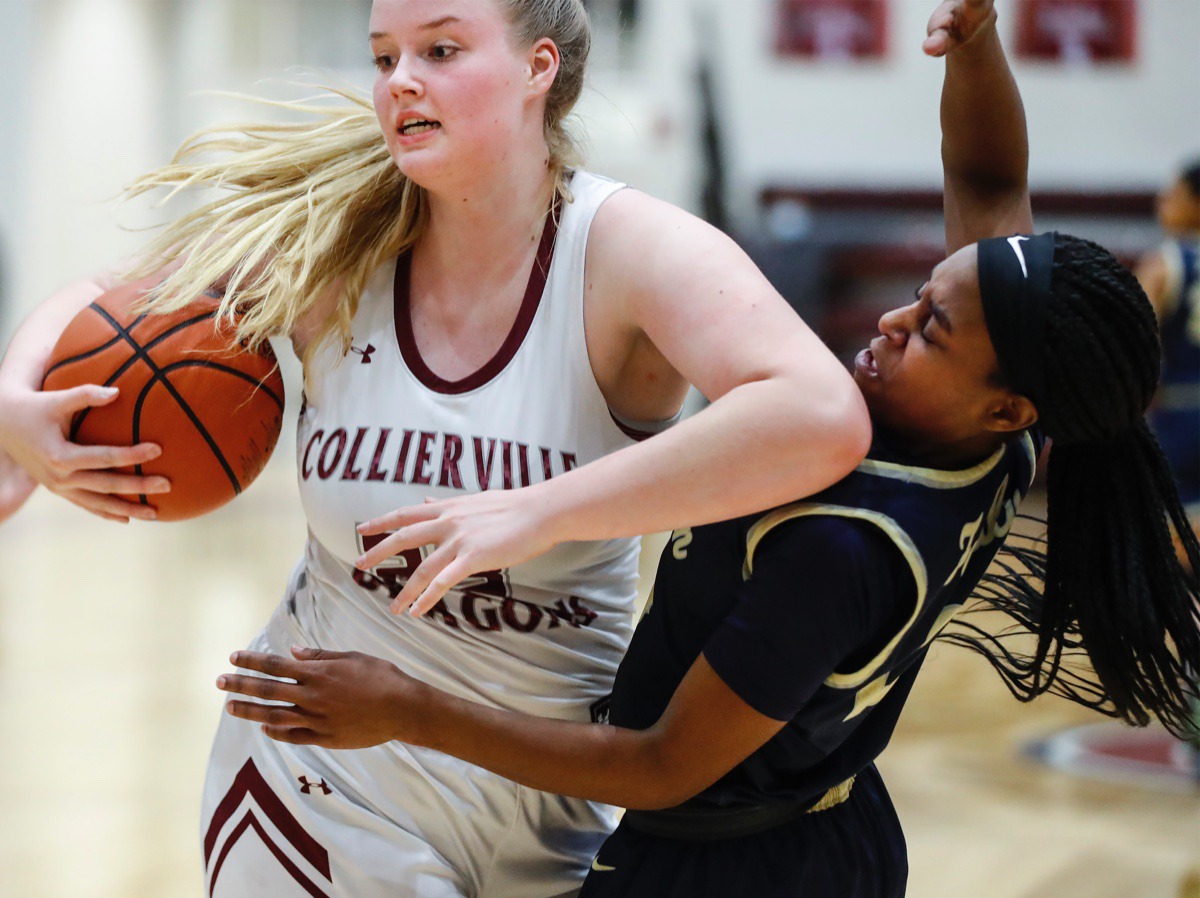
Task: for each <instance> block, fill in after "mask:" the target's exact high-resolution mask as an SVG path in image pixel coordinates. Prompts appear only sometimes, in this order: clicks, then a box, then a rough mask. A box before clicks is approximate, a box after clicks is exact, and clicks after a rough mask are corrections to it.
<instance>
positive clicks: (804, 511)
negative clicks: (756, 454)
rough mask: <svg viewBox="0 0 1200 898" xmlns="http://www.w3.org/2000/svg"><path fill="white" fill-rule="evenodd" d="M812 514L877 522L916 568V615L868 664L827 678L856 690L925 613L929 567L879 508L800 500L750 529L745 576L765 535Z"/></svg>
mask: <svg viewBox="0 0 1200 898" xmlns="http://www.w3.org/2000/svg"><path fill="white" fill-rule="evenodd" d="M812 515H827V516H830V517H841V518H857V519H858V520H861V521H867V522H869V523H871V524H874V525H875V526H876V527H878V528H879V529H880V530H882V531H883V532H884V533H885V534H886V535H887V537H888V538H889V539H890V540H891V541H892V542H893V543H895V545H896V548H898V549H899V550H900V554H901V555H903V556H904V560H905V561H907V562H908V566H909V567H910V568H912V574H913V581H914V582H915V583H916V587H917V600H916V603H915V604H914V606H913V611H912V614H911V615H910V616H909V618H908V620H907V621H906V622H905V624H904V626H903V627H902V628H901V629H900V631H899V632H898V633H896V635H895V636H893V637H892V638H891V640H890V641H889V642H888V644H887V645H886V646H884V647H883V649H882V650H881V651H880V652H879V654H877V655H876V656H875V657H874V658H872V659H871V661H870V662H869V663H868V664H867V666H866V667H864V668H862V669H861V670H858V671H854V672H853V673H845V674H843V673H836V672H835V673H832V674H830V675H829V677H828V678H827V679H826V680H825V684H826V685H827V686H830V687H832V688H834V689H856V688H858V687H859V686H861V685H863V684H864V683H866V682H867V681H868V680H870V679H871V677H873V676H874V675H875V673H876V671H878V670H879V668H880V667H881V666H883V663H884V662H885V661H886V660H887V659H888V657H889V656H890V655H891V653H892V652H893V651H894V650H895V648H896V646H897V645H899V644H900V640H901V639H903V638H904V637H905V635H907V633H908V631H909V630H911V629H912V627H913V624H915V623H916V622H917V619H918V618H919V617H920V616H921V609H922V608H923V607H924V605H925V597H926V595H927V594H928V591H929V576H928V574H927V573H926V570H925V561H924V559H922V558H921V553H920V552H919V551H918V550H917V546H916V544H915V543H914V542H913V541H912V537H910V536H909V535H908V534H907V533H905V532H904V528H902V527H901V526H900V525H899V524H897V523H896V522H895V521H894V520H892V519H891V518H889V517H888V516H887V515H885V514H881V513H879V512H877V511H870V510H868V509H864V508H850V507H849V506H844V505H827V504H824V503H819V502H798V503H796V504H795V505H788V506H785V507H784V508H777V509H775V511H772V512H770V513H769V514H766V515H763V517H761V518H759V519H758V521H756V522H755V524H754V526H753V527H751V528H750V532H749V533H748V534H747V536H746V560H745V563H744V564H743V565H742V579H744V580H746V579H749V578H750V575H751V574H752V573H753V570H754V551H755V549H757V548H758V544H759V543H760V542H761V541H762V538H763V537H764V536H766V535H767V534H768V533H769V532H770V531H771V530H773V529H774V528H776V527H778V526H779V525H780V524H783V523H785V522H786V521H791V520H794V519H796V518H804V517H810V516H812Z"/></svg>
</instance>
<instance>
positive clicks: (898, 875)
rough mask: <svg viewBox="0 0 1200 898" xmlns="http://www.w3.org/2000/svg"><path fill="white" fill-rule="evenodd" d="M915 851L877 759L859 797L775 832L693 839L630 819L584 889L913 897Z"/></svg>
mask: <svg viewBox="0 0 1200 898" xmlns="http://www.w3.org/2000/svg"><path fill="white" fill-rule="evenodd" d="M907 881H908V854H907V851H906V849H905V845H904V834H903V832H902V831H901V829H900V821H899V820H898V819H897V817H896V811H895V809H894V808H893V807H892V801H891V799H890V798H889V797H888V794H887V791H886V790H885V789H884V787H883V781H882V780H881V779H880V777H879V773H878V772H877V771H876V770H875V768H874V767H869V768H867V770H864V771H863V772H862V773H861V774H859V776H858V779H856V780H855V783H854V788H853V790H852V791H851V792H850V797H849V798H847V799H846V801H844V802H842V803H841V804H840V805H838V806H836V807H833V808H830V809H829V810H826V811H818V812H816V813H813V814H805V815H803V816H802V817H800V818H798V819H796V820H794V821H792V822H790V823H786V824H783V825H781V826H777V827H774V828H773V829H769V830H767V831H766V832H762V833H758V834H757V835H753V836H745V837H742V838H734V839H724V840H717V841H703V842H696V841H685V840H682V839H674V838H664V837H660V836H650V835H646V834H644V833H640V832H636V831H634V830H633V829H632V828H631V827H629V826H628V825H626V824H625V823H622V824H621V826H619V827H618V828H617V831H616V832H614V833H613V834H612V835H611V836H609V838H608V841H606V842H605V843H604V845H603V847H601V849H600V853H599V855H597V857H596V860H595V862H594V863H593V864H592V870H591V872H590V873H588V877H587V881H586V882H585V883H584V884H583V891H581V892H580V893H579V898H903V895H904V890H905V884H906V883H907Z"/></svg>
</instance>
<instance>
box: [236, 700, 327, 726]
mask: <svg viewBox="0 0 1200 898" xmlns="http://www.w3.org/2000/svg"><path fill="white" fill-rule="evenodd" d="M225 712H226V713H227V714H229V715H231V716H233V717H240V718H241V719H242V720H252V721H254V722H255V723H265V724H270V725H271V726H274V727H299V726H303V727H307V726H308V725H309V724H310V723H312V721H311V720H309V719H308V717H306V716H305V715H304V714H302V713H300V711H298V710H297V709H295V708H293V707H290V706H288V705H260V704H259V703H258V702H243V701H240V700H238V699H236V698H234V699H230V700H229V701H227V702H226V703H225Z"/></svg>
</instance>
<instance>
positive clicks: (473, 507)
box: [355, 487, 558, 615]
mask: <svg viewBox="0 0 1200 898" xmlns="http://www.w3.org/2000/svg"><path fill="white" fill-rule="evenodd" d="M548 519H549V515H548V514H547V511H546V509H545V507H544V506H543V505H542V504H541V503H540V502H539V500H538V498H537V495H536V493H535V488H530V487H525V488H523V489H517V490H490V491H488V492H486V493H476V494H474V495H470V496H460V497H456V498H453V499H445V500H439V501H430V502H426V503H425V504H424V505H415V506H411V507H409V508H401V509H398V510H396V511H393V512H391V513H390V514H386V515H384V516H383V517H379V518H376V519H375V520H373V521H368V522H367V523H365V524H362V525H360V526H359V528H358V529H359V532H360V533H362V534H363V535H364V536H371V535H379V534H385V533H387V534H389V535H388V536H387V537H386V538H385V539H384V540H382V541H381V542H379V543H378V544H376V545H375V546H373V547H372V548H371V549H370V550H368V551H367V552H366V553H364V554H363V556H362V557H361V558H359V559H358V561H357V562H356V563H355V566H356V567H357V568H359V569H360V570H364V571H365V570H370V569H371V568H373V567H375V565H377V564H379V563H380V562H381V561H383V560H384V559H386V558H389V557H391V556H393V555H398V554H400V553H401V552H405V551H408V550H412V549H420V548H422V547H424V546H433V547H434V548H433V550H432V551H431V552H430V553H429V555H428V556H427V557H426V558H425V559H424V560H423V561H422V562H421V564H420V565H419V566H418V567H417V569H416V570H415V571H413V573H412V574H411V575H410V576H409V578H408V582H407V583H406V584H405V586H404V589H403V590H401V592H400V594H399V595H397V596H396V598H395V599H393V600H392V606H391V609H392V613H393V614H400V613H401V612H402V611H404V610H405V609H406V608H408V609H410V613H411V614H413V615H421V614H424V613H425V612H426V611H428V610H429V609H430V608H432V607H433V606H434V605H436V604H437V603H438V600H439V599H441V598H442V596H444V595H445V594H446V593H447V592H448V591H449V590H450V589H452V588H453V587H454V586H455V585H456V584H458V583H461V582H462V581H463V580H464V579H466V578H467V577H469V576H471V575H472V574H478V573H480V572H482V571H494V570H500V569H502V568H506V567H511V566H513V565H514V564H519V563H520V562H522V561H527V560H528V559H530V558H533V557H535V556H537V555H540V554H542V553H543V552H545V551H546V550H547V549H549V548H551V547H552V546H553V545H554V544H555V543H556V542H557V541H558V540H557V539H555V538H554V537H553V535H552V532H551V531H552V528H551V526H550V524H549V520H548ZM410 606H411V607H410Z"/></svg>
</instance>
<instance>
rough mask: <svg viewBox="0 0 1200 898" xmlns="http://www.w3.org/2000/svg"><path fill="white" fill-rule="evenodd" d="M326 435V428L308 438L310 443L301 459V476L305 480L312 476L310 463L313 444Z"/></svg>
mask: <svg viewBox="0 0 1200 898" xmlns="http://www.w3.org/2000/svg"><path fill="white" fill-rule="evenodd" d="M323 436H325V431H324V430H318V431H317V432H316V433H314V434H313V435H312V436H311V437H310V438H309V440H308V445H307V446H305V447H304V457H303V458H302V459H301V460H300V476H301V477H303V478H304V479H305V480H308V478H310V477H312V474H313V469H312V465H310V464H309V463H308V456H309V453H311V452H312V449H313V446H315V445H316V444H317V443H319V442H321V437H323Z"/></svg>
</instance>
